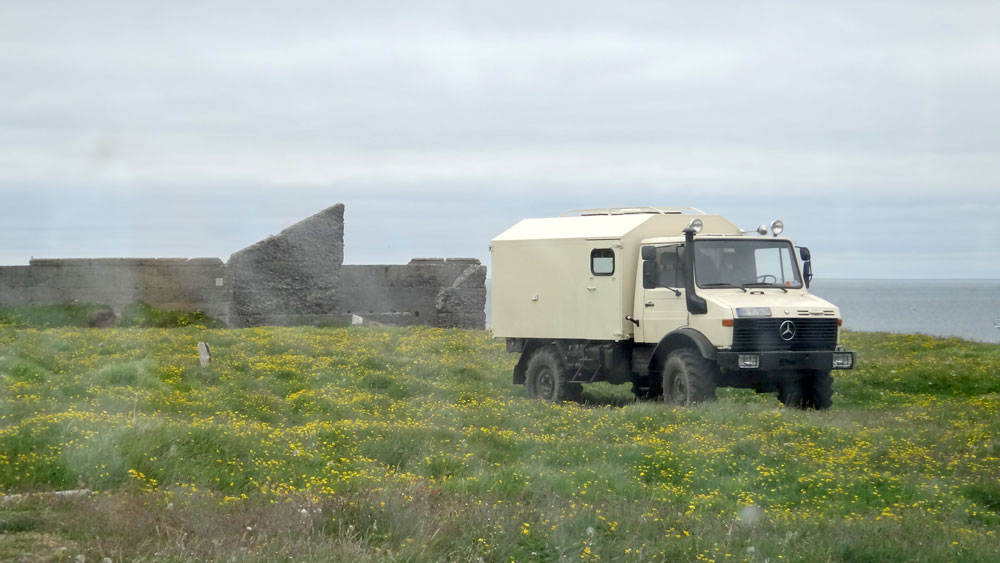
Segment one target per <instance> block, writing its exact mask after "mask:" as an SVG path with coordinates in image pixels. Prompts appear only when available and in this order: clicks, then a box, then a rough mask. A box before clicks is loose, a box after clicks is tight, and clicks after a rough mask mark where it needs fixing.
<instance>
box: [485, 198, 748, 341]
mask: <svg viewBox="0 0 1000 563" xmlns="http://www.w3.org/2000/svg"><path fill="white" fill-rule="evenodd" d="M696 216H697V217H698V218H699V219H701V220H702V222H703V223H704V228H703V230H702V232H703V233H705V234H708V233H712V234H721V235H738V234H739V233H740V231H739V228H737V227H736V226H735V225H733V224H732V223H730V222H729V221H727V220H726V219H724V218H722V217H719V216H718V215H696ZM691 219H692V215H683V214H628V215H597V216H582V217H558V218H551V219H526V220H524V221H521V222H520V223H518V224H516V225H514V226H513V227H511V228H510V229H508V230H507V231H505V232H503V233H501V234H500V235H498V236H497V237H496V238H494V239H493V241H492V244H491V246H490V248H491V251H492V264H491V271H492V278H493V287H492V293H493V297H492V308H493V334H494V336H497V337H507V338H553V339H556V338H560V339H586V340H625V339H631V338H632V335H633V329H634V326H635V325H633V324H632V323H631V322H629V321H627V320H625V316H626V315H631V314H633V310H634V306H633V305H634V300H635V290H636V287H635V284H636V271H637V265H638V261H639V246H640V244H641V242H642V240H643V239H649V238H654V237H678V239H680V238H681V237H683V235H682V232H681V231H682V230H683V229H684V228H685V227H687V226H688V223H689V222H690V221H691ZM595 249H611V250H612V251H613V252H614V261H615V262H614V272H613V273H612V274H611V275H608V276H603V275H594V273H593V272H592V271H591V252H592V251H593V250H595Z"/></svg>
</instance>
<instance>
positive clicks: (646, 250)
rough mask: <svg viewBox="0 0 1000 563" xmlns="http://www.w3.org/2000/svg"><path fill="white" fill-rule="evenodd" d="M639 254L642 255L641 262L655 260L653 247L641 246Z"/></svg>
mask: <svg viewBox="0 0 1000 563" xmlns="http://www.w3.org/2000/svg"><path fill="white" fill-rule="evenodd" d="M639 253H640V254H641V255H642V259H643V260H656V247H655V246H643V247H642V248H640V249H639Z"/></svg>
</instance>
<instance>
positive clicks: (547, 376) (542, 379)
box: [538, 369, 556, 399]
mask: <svg viewBox="0 0 1000 563" xmlns="http://www.w3.org/2000/svg"><path fill="white" fill-rule="evenodd" d="M555 386H556V385H555V378H554V377H553V376H552V371H551V370H548V369H544V370H542V371H541V372H539V374H538V395H539V396H540V397H543V398H546V399H548V398H551V397H552V394H553V392H554V391H555Z"/></svg>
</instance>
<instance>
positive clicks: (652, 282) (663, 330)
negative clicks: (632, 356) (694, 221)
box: [634, 244, 688, 342]
mask: <svg viewBox="0 0 1000 563" xmlns="http://www.w3.org/2000/svg"><path fill="white" fill-rule="evenodd" d="M683 249H684V245H676V244H675V245H669V246H662V247H657V249H656V259H655V260H648V261H644V262H645V263H644V264H643V265H642V268H643V272H642V278H643V279H642V282H643V283H642V286H643V289H642V292H641V296H642V298H641V299H637V300H636V303H635V308H636V312H635V315H634V316H635V318H637V319H640V320H639V327H638V329H637V330H636V340H638V341H639V342H659V341H660V339H662V338H663V337H664V336H665V335H666V334H669V333H670V332H672V331H674V330H677V329H678V328H681V327H684V326H687V324H688V311H687V302H686V301H685V298H684V287H683V285H684V276H683V272H682V270H681V267H682V265H683V263H684V262H683V260H682V258H683V256H684V253H683ZM647 286H652V287H647ZM637 297H638V295H637Z"/></svg>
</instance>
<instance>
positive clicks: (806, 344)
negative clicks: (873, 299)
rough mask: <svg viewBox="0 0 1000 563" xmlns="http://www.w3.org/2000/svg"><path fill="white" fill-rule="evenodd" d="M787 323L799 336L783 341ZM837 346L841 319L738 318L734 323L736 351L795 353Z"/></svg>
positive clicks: (734, 347)
mask: <svg viewBox="0 0 1000 563" xmlns="http://www.w3.org/2000/svg"><path fill="white" fill-rule="evenodd" d="M785 322H791V323H792V324H793V325H794V329H795V335H794V336H792V337H791V338H790V339H787V340H786V339H784V338H782V330H783V329H784V330H785V331H786V333H785V336H786V337H787V328H788V326H787V325H786V326H785V327H782V324H783V323H785ZM836 347H837V319H801V318H792V319H771V318H767V319H736V320H735V321H734V322H733V351H734V352H773V351H784V350H792V351H796V352H800V351H801V352H805V351H810V350H833V349H835V348H836Z"/></svg>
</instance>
